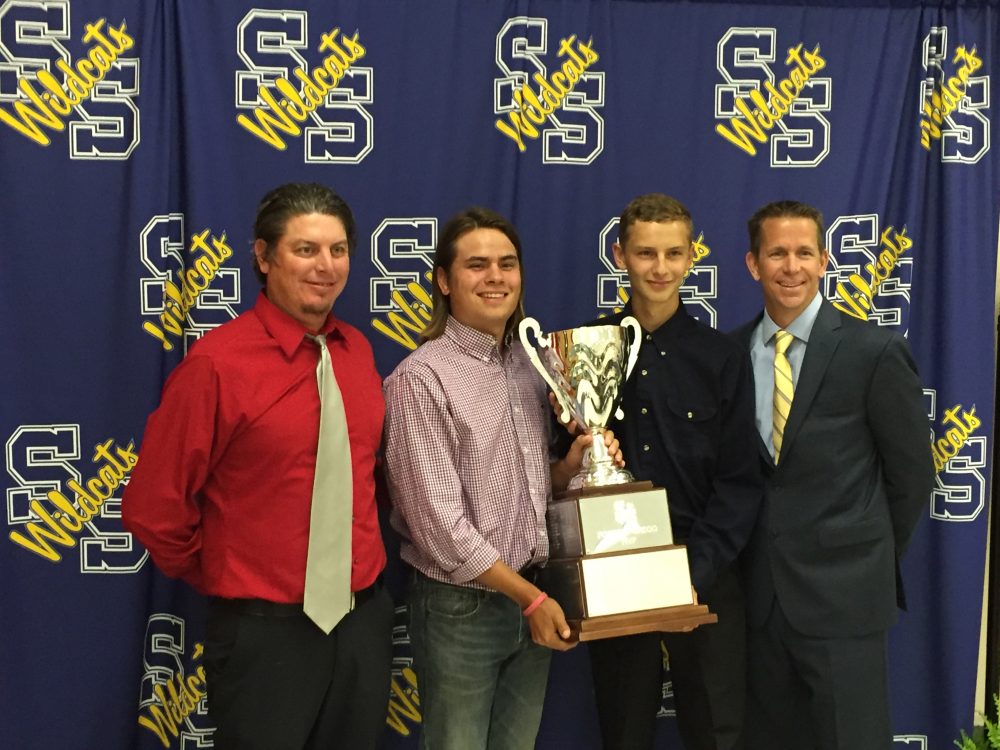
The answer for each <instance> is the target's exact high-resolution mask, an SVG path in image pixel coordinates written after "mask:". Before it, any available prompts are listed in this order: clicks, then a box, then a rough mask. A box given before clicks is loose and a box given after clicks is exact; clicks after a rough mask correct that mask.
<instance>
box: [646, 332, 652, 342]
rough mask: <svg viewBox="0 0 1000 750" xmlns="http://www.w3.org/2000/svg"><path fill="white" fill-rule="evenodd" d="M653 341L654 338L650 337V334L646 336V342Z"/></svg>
mask: <svg viewBox="0 0 1000 750" xmlns="http://www.w3.org/2000/svg"><path fill="white" fill-rule="evenodd" d="M652 340H653V337H652V336H650V335H649V334H648V333H647V334H646V341H652Z"/></svg>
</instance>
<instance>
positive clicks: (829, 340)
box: [781, 300, 840, 454]
mask: <svg viewBox="0 0 1000 750" xmlns="http://www.w3.org/2000/svg"><path fill="white" fill-rule="evenodd" d="M839 344H840V315H839V314H838V313H837V311H836V310H834V308H833V307H832V306H831V305H830V304H829V303H828V302H827V301H826V300H823V303H822V304H821V305H820V308H819V312H818V313H817V315H816V322H815V323H813V328H812V331H811V332H810V334H809V344H808V345H807V346H806V354H805V358H804V359H803V360H802V372H801V373H800V374H799V382H798V385H796V386H795V398H794V399H793V400H792V410H791V412H789V414H788V424H786V425H785V436H784V439H783V441H782V449H781V450H782V454H787V453H788V451H789V450H790V448H791V446H792V444H793V443H794V442H795V436H796V435H797V434H798V431H799V428H800V427H801V426H802V422H803V420H805V417H806V414H807V413H808V412H809V407H810V406H812V402H813V400H814V399H815V398H816V393H817V392H818V391H819V386H820V383H822V382H823V377H824V375H825V374H826V369H827V367H828V366H829V364H830V360H831V359H832V358H833V353H834V352H835V351H836V350H837V346H838V345H839Z"/></svg>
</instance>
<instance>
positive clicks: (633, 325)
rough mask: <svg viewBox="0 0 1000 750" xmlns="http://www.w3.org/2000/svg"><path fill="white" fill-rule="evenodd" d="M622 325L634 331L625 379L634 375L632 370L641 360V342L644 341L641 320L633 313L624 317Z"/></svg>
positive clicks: (629, 348)
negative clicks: (634, 316)
mask: <svg viewBox="0 0 1000 750" xmlns="http://www.w3.org/2000/svg"><path fill="white" fill-rule="evenodd" d="M621 325H622V327H624V328H628V329H629V330H630V331H632V341H630V342H629V347H628V365H627V366H626V367H625V379H626V380H628V379H629V376H631V375H632V370H633V369H635V363H636V362H638V361H639V344H640V342H641V341H642V327H641V326H640V325H639V321H638V320H636V319H635V318H633V317H632V316H631V315H628V316H626V317H624V318H622V322H621Z"/></svg>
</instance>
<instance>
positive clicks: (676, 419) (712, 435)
mask: <svg viewBox="0 0 1000 750" xmlns="http://www.w3.org/2000/svg"><path fill="white" fill-rule="evenodd" d="M666 406H667V408H666V413H665V414H664V417H665V419H664V422H665V424H664V427H665V428H666V430H667V435H666V439H667V442H668V444H669V445H670V448H671V449H672V450H674V451H677V452H678V453H680V454H683V455H686V456H697V457H699V458H704V457H706V456H707V455H714V452H715V448H714V446H715V445H717V443H718V438H719V435H718V431H719V408H718V406H716V405H715V404H711V403H706V402H704V401H698V400H697V399H691V398H685V397H683V396H676V395H675V396H668V397H667V401H666Z"/></svg>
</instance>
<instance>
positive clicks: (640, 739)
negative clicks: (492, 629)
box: [588, 567, 746, 750]
mask: <svg viewBox="0 0 1000 750" xmlns="http://www.w3.org/2000/svg"><path fill="white" fill-rule="evenodd" d="M700 603H702V604H707V605H709V608H710V609H711V610H712V612H714V613H715V614H717V615H718V616H719V621H718V622H717V623H713V624H710V625H702V626H701V627H698V628H696V629H695V630H693V631H691V632H688V633H662V634H661V633H642V634H639V635H632V636H626V637H623V638H609V639H606V640H600V641H594V642H592V643H589V644H588V649H589V651H590V664H591V671H592V672H593V676H594V692H595V697H596V699H597V712H598V719H599V721H600V725H601V737H602V739H603V742H604V748H605V750H644V749H645V748H652V747H653V743H654V742H655V738H656V714H657V712H658V711H659V709H660V706H661V705H662V701H663V698H662V686H663V672H662V656H661V650H660V641H661V637H662V640H663V643H664V644H665V645H666V648H667V655H668V659H669V662H670V679H671V682H672V684H673V691H674V703H675V705H676V707H677V726H678V729H679V731H680V735H681V738H682V740H683V741H684V747H685V748H686V750H739V749H740V748H742V746H743V745H742V737H741V734H742V727H743V715H744V705H745V695H746V614H745V608H744V599H743V589H742V585H741V583H740V579H739V576H738V575H737V573H736V571H735V569H734V568H732V567H731V568H729V569H727V570H725V571H723V572H722V573H721V574H720V575H719V578H718V579H717V580H716V582H715V584H714V585H713V586H712V588H711V589H710V590H709V591H707V592H705V594H704V595H703V596H702V597H701V598H700Z"/></svg>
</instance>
